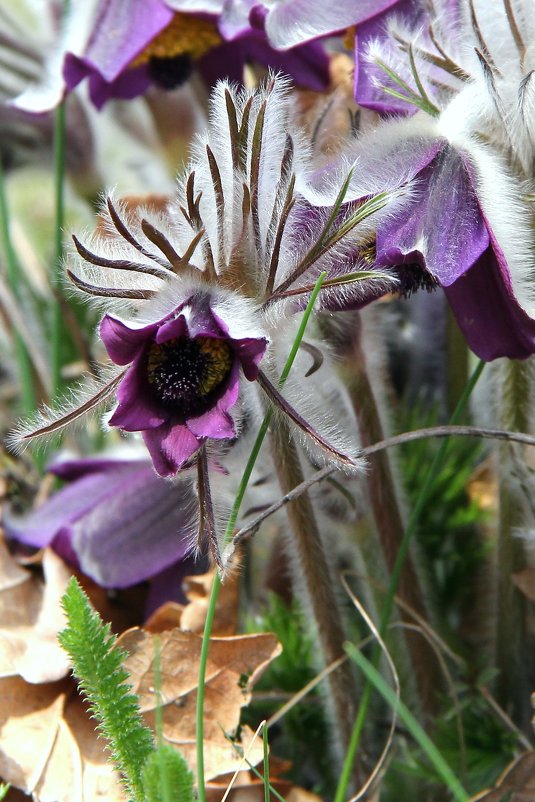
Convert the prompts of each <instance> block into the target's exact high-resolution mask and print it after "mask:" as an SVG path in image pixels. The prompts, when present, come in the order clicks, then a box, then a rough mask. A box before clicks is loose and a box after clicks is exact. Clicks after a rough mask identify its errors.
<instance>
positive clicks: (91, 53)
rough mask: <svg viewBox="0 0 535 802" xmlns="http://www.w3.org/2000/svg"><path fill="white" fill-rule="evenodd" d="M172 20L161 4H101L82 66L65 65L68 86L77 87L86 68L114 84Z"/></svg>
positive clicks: (156, 0)
mask: <svg viewBox="0 0 535 802" xmlns="http://www.w3.org/2000/svg"><path fill="white" fill-rule="evenodd" d="M172 19H173V12H172V11H171V9H169V8H168V7H167V6H166V5H165V4H164V3H163V2H161V0H143V2H142V3H140V2H139V0H120V1H119V0H115V2H113V0H112V1H111V2H101V4H100V8H99V14H98V18H97V21H96V24H95V27H94V29H93V32H92V35H91V39H90V41H89V43H88V45H87V47H86V50H85V53H84V57H83V60H82V65H80V63H78V64H77V63H76V61H75V57H72V58H70V59H66V61H65V66H64V75H65V80H66V82H67V86H69V88H72V87H73V86H76V84H77V83H78V82H79V81H80V80H81V79H80V74H81V71H83V69H84V67H85V70H86V73H85V74H87V73H88V72H89V71H93V70H94V71H95V72H96V73H98V74H99V75H101V76H102V78H103V79H104V80H105V81H106V82H108V83H111V82H112V81H114V80H115V79H116V78H117V76H118V75H119V74H120V73H121V72H123V70H124V69H125V68H126V67H128V65H129V64H130V63H131V62H132V61H133V60H134V59H135V57H136V56H137V55H138V54H139V53H141V52H142V51H143V50H144V49H145V47H146V46H147V45H148V44H149V42H151V41H152V40H153V39H154V38H155V37H156V36H157V35H158V34H159V33H160V31H162V30H163V29H164V28H165V27H166V26H167V25H168V24H169V23H170V22H171V20H172ZM82 77H83V75H82Z"/></svg>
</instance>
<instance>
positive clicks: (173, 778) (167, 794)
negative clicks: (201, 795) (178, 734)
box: [142, 744, 195, 802]
mask: <svg viewBox="0 0 535 802" xmlns="http://www.w3.org/2000/svg"><path fill="white" fill-rule="evenodd" d="M142 782H143V791H144V793H145V802H193V801H194V799H195V795H194V793H193V774H192V773H191V771H190V770H189V768H188V764H187V763H186V761H185V760H184V758H183V757H182V755H181V754H180V752H178V751H177V750H176V749H173V747H172V746H168V745H166V744H164V745H162V746H159V747H158V749H156V751H155V752H152V754H150V755H149V757H148V758H147V761H146V763H145V765H144V766H143V773H142Z"/></svg>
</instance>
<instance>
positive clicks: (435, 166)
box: [348, 96, 535, 360]
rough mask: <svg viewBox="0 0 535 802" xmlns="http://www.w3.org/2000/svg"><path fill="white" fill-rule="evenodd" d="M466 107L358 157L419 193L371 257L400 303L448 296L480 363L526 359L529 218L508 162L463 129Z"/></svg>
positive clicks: (395, 130) (456, 104) (379, 236)
mask: <svg viewBox="0 0 535 802" xmlns="http://www.w3.org/2000/svg"><path fill="white" fill-rule="evenodd" d="M464 102H465V101H464V98H463V97H462V96H459V97H458V98H457V99H456V100H454V101H452V102H451V103H450V104H449V106H448V107H447V108H446V109H445V111H444V112H443V113H442V114H441V115H440V116H439V117H437V118H432V117H429V116H428V115H426V114H424V113H423V112H419V113H418V114H417V115H415V116H414V117H412V118H410V119H407V120H404V121H393V122H390V123H382V124H381V125H380V126H378V127H377V129H376V130H375V131H373V132H370V134H369V135H367V136H365V137H362V138H361V140H360V141H359V143H358V144H357V145H356V147H355V148H354V149H353V150H352V155H353V156H354V157H360V158H361V159H362V161H363V162H364V163H365V164H366V166H367V170H368V171H369V173H370V176H373V175H375V177H376V180H377V181H381V182H382V184H383V186H385V187H389V188H391V189H393V188H394V187H395V186H396V185H397V184H398V185H403V184H404V183H405V182H406V181H412V182H413V183H414V188H415V190H414V194H413V195H412V196H411V197H410V198H409V199H408V200H407V203H406V204H405V205H404V206H403V207H402V208H400V209H399V210H398V212H397V213H396V214H393V215H391V216H390V217H389V218H388V219H386V218H385V219H383V220H381V221H380V222H379V224H378V226H377V229H376V233H375V236H374V239H373V243H371V245H370V247H369V249H368V253H367V257H368V259H369V261H370V265H373V267H375V268H385V267H389V268H390V269H394V270H395V272H396V275H397V277H398V280H399V290H400V292H401V293H402V294H405V295H407V294H410V293H411V292H413V291H415V290H417V289H419V288H426V289H429V290H430V289H433V288H435V287H438V286H440V287H442V288H443V289H444V291H445V293H446V297H447V298H448V301H449V303H450V305H451V307H452V310H453V312H454V314H455V317H456V318H457V322H458V323H459V326H460V328H461V329H462V331H463V333H464V335H465V337H466V339H467V342H468V344H469V346H470V347H471V348H472V350H473V351H474V352H475V353H476V354H477V355H478V356H480V357H481V358H482V359H485V360H492V359H495V358H497V357H500V356H508V357H511V358H517V359H522V358H525V357H527V356H529V355H531V354H533V353H535V319H534V318H535V304H534V293H533V289H532V265H533V230H532V225H531V210H530V208H529V206H528V204H526V202H525V201H524V200H523V198H522V195H521V190H520V187H519V182H518V181H517V180H515V179H514V178H513V177H512V176H511V175H510V173H509V171H508V170H507V166H506V164H505V162H504V160H503V159H502V158H501V157H500V155H499V154H497V153H496V152H495V150H494V149H492V148H491V147H489V146H488V145H486V144H483V143H482V142H481V141H480V139H479V137H478V136H477V135H476V134H474V133H473V132H471V131H470V128H469V127H468V128H467V127H466V117H465V116H464V115H462V113H461V111H462V109H463V107H464ZM348 197H352V198H355V193H354V192H353V190H352V187H351V186H350V187H349V190H348ZM372 297H376V296H375V295H373V294H372V295H370V297H369V300H371V298H372Z"/></svg>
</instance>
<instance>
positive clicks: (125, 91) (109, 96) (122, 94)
mask: <svg viewBox="0 0 535 802" xmlns="http://www.w3.org/2000/svg"><path fill="white" fill-rule="evenodd" d="M151 83H152V80H151V78H150V75H149V71H148V69H147V65H146V64H140V65H139V66H138V67H129V68H128V69H126V70H125V71H124V72H122V73H121V74H120V75H119V76H118V77H117V78H116V79H115V80H114V81H105V80H104V79H103V78H101V77H100V75H98V73H96V72H93V73H91V75H90V76H89V96H90V97H91V101H92V102H93V105H94V106H95V108H97V109H101V108H102V106H103V105H104V104H105V103H106V102H107V101H108V100H114V99H116V100H132V99H133V98H135V97H138V96H139V95H142V94H144V93H145V92H146V91H147V89H148V88H149V86H150V85H151Z"/></svg>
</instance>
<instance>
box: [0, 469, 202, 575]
mask: <svg viewBox="0 0 535 802" xmlns="http://www.w3.org/2000/svg"><path fill="white" fill-rule="evenodd" d="M49 470H50V472H51V473H53V474H54V475H55V476H58V477H59V478H61V479H63V480H64V481H65V482H67V484H66V486H65V487H63V488H62V489H61V490H59V491H58V492H57V493H54V495H52V496H51V497H50V498H49V499H48V500H47V501H46V502H45V503H44V504H42V505H41V506H40V507H38V508H37V509H36V510H35V511H34V512H32V513H31V514H30V515H28V516H26V517H25V518H22V519H16V518H14V517H12V516H7V520H6V530H7V534H8V536H9V537H10V538H12V539H14V540H17V541H19V542H20V543H24V544H26V545H28V546H33V547H36V548H42V547H44V546H52V548H53V549H54V550H55V551H56V552H57V553H58V554H59V555H60V556H61V557H63V558H64V559H65V560H66V561H67V562H69V563H71V564H72V565H74V566H75V567H76V568H79V569H80V570H81V571H82V572H83V573H85V574H87V576H89V577H91V578H92V579H94V580H95V582H97V583H98V584H99V585H102V586H103V587H106V588H124V587H129V586H130V585H135V584H137V583H138V582H142V581H144V580H147V579H152V580H155V582H157V580H158V576H159V575H160V574H161V572H165V571H168V570H170V569H171V568H173V570H175V571H176V581H177V587H179V576H178V575H179V573H180V571H181V569H182V568H183V569H184V571H189V570H190V568H191V564H190V562H189V558H188V554H189V553H190V552H191V542H192V536H193V534H194V532H195V525H196V521H195V503H194V501H195V494H194V489H193V485H192V482H191V480H189V481H188V480H187V479H186V480H182V481H179V482H176V483H173V484H171V483H169V482H167V481H165V480H164V479H161V478H159V477H158V476H156V474H155V473H154V470H153V468H152V465H151V463H150V462H149V461H148V460H145V459H143V460H142V459H110V458H104V457H102V458H98V457H95V458H90V459H88V458H86V459H75V460H68V461H64V462H58V463H56V464H55V465H52V466H51V467H50V468H49Z"/></svg>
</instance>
